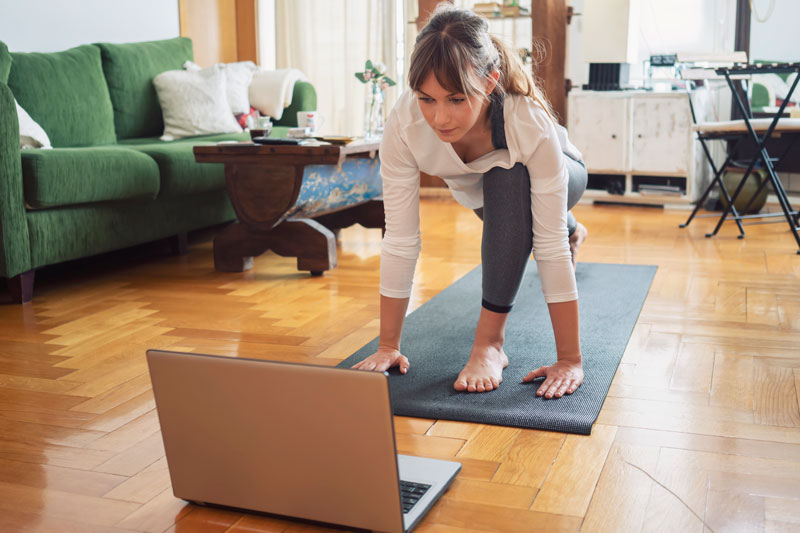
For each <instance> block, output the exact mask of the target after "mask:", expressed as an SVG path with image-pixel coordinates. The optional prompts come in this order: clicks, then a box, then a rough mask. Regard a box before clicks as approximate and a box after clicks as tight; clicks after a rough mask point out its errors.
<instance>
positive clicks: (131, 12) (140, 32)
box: [0, 0, 180, 52]
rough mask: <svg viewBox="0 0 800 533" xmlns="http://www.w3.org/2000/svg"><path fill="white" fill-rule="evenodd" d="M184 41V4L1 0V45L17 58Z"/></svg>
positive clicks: (172, 0) (117, 0)
mask: <svg viewBox="0 0 800 533" xmlns="http://www.w3.org/2000/svg"><path fill="white" fill-rule="evenodd" d="M178 35H180V22H179V18H178V0H0V40H2V41H3V42H4V43H6V44H7V45H8V49H9V50H10V51H12V52H57V51H60V50H65V49H67V48H71V47H73V46H78V45H81V44H88V43H96V42H112V43H129V42H137V41H153V40H158V39H170V38H172V37H177V36H178Z"/></svg>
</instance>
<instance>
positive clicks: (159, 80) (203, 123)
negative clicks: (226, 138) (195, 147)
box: [153, 67, 242, 141]
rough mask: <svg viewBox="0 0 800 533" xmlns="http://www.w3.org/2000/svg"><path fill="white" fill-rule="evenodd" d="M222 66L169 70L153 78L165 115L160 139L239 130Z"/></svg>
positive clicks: (170, 139)
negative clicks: (226, 89)
mask: <svg viewBox="0 0 800 533" xmlns="http://www.w3.org/2000/svg"><path fill="white" fill-rule="evenodd" d="M225 81H226V80H225V69H223V68H216V67H210V68H207V69H202V70H197V71H190V70H168V71H166V72H162V73H161V74H159V75H158V76H156V77H155V78H153V85H154V86H155V88H156V93H157V94H158V102H159V103H160V104H161V111H162V113H163V115H164V135H162V136H161V140H163V141H172V140H174V139H179V138H181V137H190V136H192V135H203V134H210V133H239V132H241V131H242V128H241V127H240V126H239V123H238V122H236V119H235V118H233V114H232V113H231V109H230V106H228V101H227V98H226V96H225Z"/></svg>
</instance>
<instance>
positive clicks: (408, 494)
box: [400, 481, 431, 513]
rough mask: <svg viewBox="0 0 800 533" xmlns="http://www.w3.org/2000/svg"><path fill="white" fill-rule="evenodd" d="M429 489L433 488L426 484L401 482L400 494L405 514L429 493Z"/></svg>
mask: <svg viewBox="0 0 800 533" xmlns="http://www.w3.org/2000/svg"><path fill="white" fill-rule="evenodd" d="M429 488H431V486H430V485H426V484H425V483H412V482H411V481H400V494H401V496H402V497H403V512H404V513H407V512H409V511H410V510H411V508H412V507H414V505H415V504H416V503H417V502H418V501H419V499H420V498H422V496H423V495H424V494H425V493H426V492H428V489H429Z"/></svg>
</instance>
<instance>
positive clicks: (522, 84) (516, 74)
mask: <svg viewBox="0 0 800 533" xmlns="http://www.w3.org/2000/svg"><path fill="white" fill-rule="evenodd" d="M491 39H492V44H494V47H495V48H497V53H498V54H499V56H500V58H499V59H500V60H499V65H497V70H498V71H499V72H500V82H499V85H500V86H501V87H502V89H503V91H504V92H505V93H506V94H521V95H523V96H529V97H531V98H533V99H534V100H535V101H536V103H537V104H539V105H540V106H541V107H542V109H544V110H545V111H547V114H548V115H549V116H550V118H551V119H553V121H554V122H557V121H556V119H555V115H554V113H553V109H552V108H551V107H550V103H549V102H548V101H547V98H545V96H544V92H543V91H542V89H541V87H539V85H538V84H537V83H536V81H535V80H534V79H533V76H532V75H531V73H530V72H528V70H527V69H526V68H525V65H523V64H522V61H521V60H520V58H519V56H517V54H515V53H514V52H513V51H512V50H511V48H510V47H509V46H508V45H507V44H506V43H505V42H504V41H503V40H502V39H500V38H498V37H496V36H494V35H491Z"/></svg>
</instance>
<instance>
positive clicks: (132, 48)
mask: <svg viewBox="0 0 800 533" xmlns="http://www.w3.org/2000/svg"><path fill="white" fill-rule="evenodd" d="M97 46H98V47H99V48H100V50H101V52H102V56H103V70H104V72H105V76H106V82H107V83H108V89H109V92H110V93H111V102H112V104H113V106H114V124H115V126H116V131H117V138H118V139H130V138H133V137H152V136H157V135H161V134H162V133H163V131H164V122H163V120H162V118H161V107H160V106H159V104H158V97H157V96H156V90H155V88H154V87H153V78H154V77H155V76H156V74H160V73H161V72H164V71H166V70H176V69H181V68H183V64H184V63H185V62H186V61H187V60H191V59H193V58H194V56H193V54H192V41H191V39H188V38H186V37H176V38H174V39H167V40H163V41H149V42H143V43H129V44H110V43H98V44H97Z"/></svg>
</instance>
